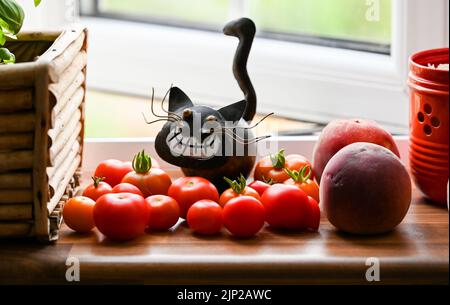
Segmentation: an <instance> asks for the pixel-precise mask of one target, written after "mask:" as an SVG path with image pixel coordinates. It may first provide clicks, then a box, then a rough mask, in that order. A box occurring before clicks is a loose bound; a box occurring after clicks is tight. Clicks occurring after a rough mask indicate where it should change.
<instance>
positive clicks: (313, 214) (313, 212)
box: [306, 196, 320, 231]
mask: <svg viewBox="0 0 450 305" xmlns="http://www.w3.org/2000/svg"><path fill="white" fill-rule="evenodd" d="M308 203H309V215H308V220H307V224H306V228H307V229H309V230H311V231H317V230H319V226H320V208H319V204H318V203H317V201H316V200H314V198H312V197H310V196H308Z"/></svg>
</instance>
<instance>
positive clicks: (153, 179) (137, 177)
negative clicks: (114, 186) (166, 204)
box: [122, 168, 172, 198]
mask: <svg viewBox="0 0 450 305" xmlns="http://www.w3.org/2000/svg"><path fill="white" fill-rule="evenodd" d="M122 183H130V184H132V185H134V186H136V187H137V188H139V190H140V191H141V192H142V194H144V198H146V197H148V196H152V195H167V191H168V190H169V187H170V185H171V184H172V180H171V179H170V176H169V175H168V174H167V173H166V172H164V171H163V170H162V169H159V168H152V169H150V170H149V171H148V172H147V173H137V172H135V171H132V172H130V173H128V174H126V175H125V177H123V179H122Z"/></svg>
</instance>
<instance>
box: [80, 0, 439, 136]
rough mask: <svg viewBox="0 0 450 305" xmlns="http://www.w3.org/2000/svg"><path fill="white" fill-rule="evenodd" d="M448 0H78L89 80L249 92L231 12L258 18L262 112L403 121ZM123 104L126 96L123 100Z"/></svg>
mask: <svg viewBox="0 0 450 305" xmlns="http://www.w3.org/2000/svg"><path fill="white" fill-rule="evenodd" d="M447 6H448V1H447V0H433V1H427V0H394V1H389V0H189V1H187V0H176V1H175V0H129V1H120V0H99V1H94V0H82V1H81V8H82V22H83V23H85V24H87V26H88V27H89V29H90V51H89V52H90V55H89V56H90V58H89V82H88V84H89V86H90V87H91V88H96V89H103V90H107V91H115V92H122V93H126V94H133V95H140V96H147V97H148V96H149V93H150V89H151V87H155V90H156V93H157V95H158V96H159V97H162V96H163V95H164V93H165V92H166V91H167V89H168V88H169V87H170V85H171V84H174V85H177V86H179V87H181V88H182V89H183V90H185V91H186V92H187V93H188V94H189V95H190V96H191V98H193V100H195V101H196V102H197V103H204V104H209V105H213V106H223V105H226V104H229V103H231V102H234V101H238V100H239V99H241V98H242V92H241V91H240V89H239V87H238V86H237V84H236V81H235V80H234V78H233V75H232V72H231V63H232V59H233V55H234V52H235V48H236V43H237V42H236V40H235V39H234V38H230V37H226V36H224V35H222V34H221V33H220V29H221V28H222V26H223V25H224V23H225V22H226V21H227V20H230V19H232V18H236V17H240V16H249V17H251V18H253V19H254V20H255V22H256V24H257V27H258V29H259V32H258V35H259V36H258V37H257V39H256V40H255V43H254V47H253V49H252V53H251V55H250V59H249V73H250V77H251V78H252V81H253V83H254V86H255V88H256V91H257V94H258V109H259V111H260V112H262V113H268V112H272V111H274V112H276V113H277V114H279V115H281V116H285V117H288V118H294V119H301V120H308V121H313V122H319V123H327V122H328V121H330V120H332V119H336V118H348V117H361V118H368V119H374V120H377V121H378V122H379V123H381V124H382V125H384V126H385V127H386V128H388V129H389V130H391V131H393V132H400V133H406V132H407V129H408V95H407V86H406V79H407V73H408V57H409V55H410V54H411V53H412V52H414V51H416V50H420V49H428V48H434V47H443V46H448V7H447ZM124 107H126V106H124Z"/></svg>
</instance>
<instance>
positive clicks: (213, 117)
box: [205, 115, 217, 122]
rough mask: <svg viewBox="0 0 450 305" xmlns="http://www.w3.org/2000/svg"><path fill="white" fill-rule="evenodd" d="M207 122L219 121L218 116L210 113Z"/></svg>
mask: <svg viewBox="0 0 450 305" xmlns="http://www.w3.org/2000/svg"><path fill="white" fill-rule="evenodd" d="M205 121H206V122H217V117H216V116H215V115H208V116H207V117H206V119H205Z"/></svg>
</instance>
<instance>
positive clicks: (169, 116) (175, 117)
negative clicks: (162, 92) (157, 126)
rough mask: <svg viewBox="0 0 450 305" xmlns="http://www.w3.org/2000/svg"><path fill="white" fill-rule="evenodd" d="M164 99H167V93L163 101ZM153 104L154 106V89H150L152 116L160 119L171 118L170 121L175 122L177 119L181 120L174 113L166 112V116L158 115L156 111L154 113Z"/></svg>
mask: <svg viewBox="0 0 450 305" xmlns="http://www.w3.org/2000/svg"><path fill="white" fill-rule="evenodd" d="M166 97H167V93H166V96H165V97H164V99H165V98H166ZM154 104H155V88H153V87H152V100H151V102H150V110H151V112H152V114H153V115H154V116H155V117H157V118H161V119H165V118H172V119H175V120H177V119H179V120H181V117H180V116H178V115H177V114H175V113H170V112H167V113H168V115H159V114H157V113H156V111H155V105H154Z"/></svg>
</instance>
